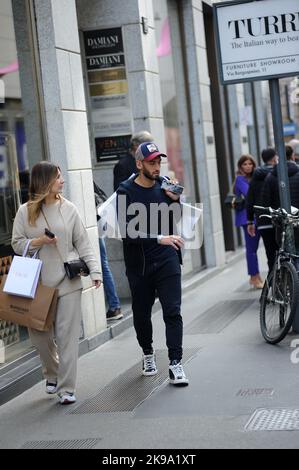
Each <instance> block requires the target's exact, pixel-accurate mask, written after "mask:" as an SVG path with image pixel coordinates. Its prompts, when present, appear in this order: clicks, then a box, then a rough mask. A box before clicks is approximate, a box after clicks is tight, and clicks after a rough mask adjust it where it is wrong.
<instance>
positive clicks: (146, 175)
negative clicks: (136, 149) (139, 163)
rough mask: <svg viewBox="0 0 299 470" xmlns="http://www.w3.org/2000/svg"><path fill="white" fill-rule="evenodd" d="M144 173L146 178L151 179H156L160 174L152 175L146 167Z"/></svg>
mask: <svg viewBox="0 0 299 470" xmlns="http://www.w3.org/2000/svg"><path fill="white" fill-rule="evenodd" d="M142 173H143V176H145V177H146V178H148V179H149V180H151V181H155V180H156V178H157V176H158V175H157V176H152V175H151V174H150V173H149V172H148V171H147V170H146V169H145V168H143V171H142Z"/></svg>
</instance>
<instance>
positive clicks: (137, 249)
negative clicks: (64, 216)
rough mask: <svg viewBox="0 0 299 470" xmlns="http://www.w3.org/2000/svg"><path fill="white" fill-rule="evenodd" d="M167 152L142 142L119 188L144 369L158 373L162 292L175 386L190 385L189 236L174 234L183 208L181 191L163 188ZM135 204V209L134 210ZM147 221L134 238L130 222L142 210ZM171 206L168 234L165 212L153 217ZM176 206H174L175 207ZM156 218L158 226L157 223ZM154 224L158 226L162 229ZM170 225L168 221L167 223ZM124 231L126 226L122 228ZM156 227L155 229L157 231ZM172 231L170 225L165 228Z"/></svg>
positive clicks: (134, 315)
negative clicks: (185, 253) (185, 254)
mask: <svg viewBox="0 0 299 470" xmlns="http://www.w3.org/2000/svg"><path fill="white" fill-rule="evenodd" d="M161 157H166V155H164V154H163V153H161V152H160V151H159V149H158V147H157V146H156V145H155V144H154V143H153V142H145V143H142V144H141V145H140V146H139V147H138V149H137V151H136V153H135V159H136V165H137V169H138V175H136V176H135V177H134V178H130V179H129V180H127V181H125V182H123V183H121V185H120V186H119V188H118V190H117V199H118V201H117V202H118V207H119V204H120V199H121V198H124V199H125V202H126V209H127V210H126V228H125V233H122V237H123V249H124V260H125V265H126V274H127V277H128V281H129V285H130V289H131V293H132V310H133V320H134V328H135V331H136V335H137V340H138V343H139V345H140V347H141V348H142V351H143V358H142V373H143V375H145V376H151V375H155V374H157V366H156V359H155V351H154V348H153V328H152V320H151V313H152V307H153V304H154V301H155V297H156V294H157V295H158V298H159V300H160V302H161V305H162V310H163V319H164V322H165V330H166V344H167V348H168V357H169V381H170V383H171V384H173V385H178V386H180V385H183V386H185V385H188V383H189V382H188V379H187V377H186V375H185V373H184V370H183V366H182V363H181V360H182V354H183V350H182V340H183V321H182V316H181V266H180V264H181V263H182V256H181V248H182V247H183V244H184V242H183V239H182V238H181V237H179V236H176V235H174V230H175V228H174V224H175V220H174V214H173V212H175V209H176V208H175V207H174V206H173V205H174V204H176V205H177V206H178V208H179V211H180V205H179V198H180V196H179V195H177V194H174V193H171V192H170V191H167V190H164V189H161V181H158V180H157V178H158V177H159V175H160V167H161ZM133 204H134V206H135V207H134V211H135V213H133V212H134V211H133V210H132V211H131V210H130V209H131V208H132V207H133V206H132V205H133ZM137 204H139V205H140V206H142V207H140V211H141V209H143V211H141V213H143V214H144V216H145V217H146V220H142V225H143V226H146V227H147V232H146V233H141V231H139V230H140V229H138V228H137V232H135V231H134V237H133V236H132V234H131V233H130V230H129V228H130V221H132V220H133V219H134V217H135V216H136V214H138V213H139V208H137V207H136V205H137ZM155 204H156V205H157V204H158V205H160V204H161V205H162V204H164V206H166V207H167V206H168V208H169V211H168V214H167V218H168V222H169V223H168V227H167V229H168V233H162V226H163V224H164V223H165V219H163V224H162V220H161V219H162V216H161V213H160V216H159V215H157V217H158V219H157V220H151V207H152V205H155ZM172 209H173V211H172ZM151 222H153V225H152V223H151ZM153 226H154V227H156V233H155V232H154V229H153ZM164 226H165V225H164ZM120 229H121V231H122V232H123V231H124V230H123V228H122V227H120ZM151 230H152V231H151ZM165 230H166V229H165Z"/></svg>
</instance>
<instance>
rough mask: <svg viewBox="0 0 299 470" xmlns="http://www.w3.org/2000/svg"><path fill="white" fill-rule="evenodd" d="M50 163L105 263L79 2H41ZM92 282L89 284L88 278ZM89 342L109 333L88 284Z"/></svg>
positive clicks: (100, 300) (98, 294) (99, 293)
mask: <svg viewBox="0 0 299 470" xmlns="http://www.w3.org/2000/svg"><path fill="white" fill-rule="evenodd" d="M35 14H36V25H37V36H38V47H39V59H40V66H41V77H42V89H43V100H44V112H45V122H46V129H47V138H48V148H49V156H48V157H49V159H50V160H51V161H53V162H57V163H58V164H59V166H60V167H61V169H62V172H63V175H64V177H65V179H66V196H67V197H68V198H69V199H70V200H71V201H72V202H74V204H75V205H76V206H77V208H78V210H79V212H80V215H81V217H82V219H83V222H84V224H85V226H86V228H87V231H88V234H89V237H90V239H91V242H92V245H93V248H94V252H95V254H96V256H97V257H98V259H99V261H100V254H99V247H98V230H97V226H96V214H95V205H94V192H93V182H92V165H91V158H90V146H89V137H88V126H87V115H86V105H85V96H84V86H83V76H82V66H81V55H80V46H79V35H78V23H77V13H76V3H75V0H35ZM88 279H89V278H88ZM82 308H83V321H84V333H85V336H91V335H94V334H95V333H96V332H98V331H100V330H102V329H104V328H105V327H106V317H105V306H104V296H103V288H101V289H98V290H95V289H91V281H90V280H88V281H86V280H84V291H83V301H82Z"/></svg>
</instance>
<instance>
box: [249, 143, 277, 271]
mask: <svg viewBox="0 0 299 470" xmlns="http://www.w3.org/2000/svg"><path fill="white" fill-rule="evenodd" d="M261 156H262V160H263V162H264V164H263V165H262V166H259V167H258V168H256V169H255V170H254V172H253V175H252V178H251V181H250V184H249V189H248V193H247V196H246V209H247V231H248V233H249V235H250V236H251V237H253V238H254V237H255V235H256V230H258V232H259V233H260V235H261V237H262V239H263V242H264V246H265V251H266V256H267V261H268V268H269V273H270V272H271V270H272V268H273V265H274V261H275V254H276V251H277V250H278V245H277V243H276V237H275V228H274V227H273V225H272V223H271V220H269V219H267V218H265V217H260V216H261V215H262V212H261V211H259V212H258V213H257V214H255V210H254V207H253V206H267V202H266V201H265V200H264V199H263V187H264V184H265V179H266V177H267V175H268V174H269V173H270V172H271V171H272V170H273V168H274V167H275V165H277V163H278V156H277V154H276V151H275V149H273V148H271V147H269V148H267V149H264V150H263V151H262V155H261Z"/></svg>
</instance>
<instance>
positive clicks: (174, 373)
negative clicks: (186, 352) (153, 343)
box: [169, 360, 189, 387]
mask: <svg viewBox="0 0 299 470" xmlns="http://www.w3.org/2000/svg"><path fill="white" fill-rule="evenodd" d="M169 382H170V383H171V384H173V385H178V386H182V387H184V386H187V385H189V380H188V379H187V377H186V375H185V372H184V369H183V366H182V364H181V362H180V361H176V360H174V361H171V362H170V364H169Z"/></svg>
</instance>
